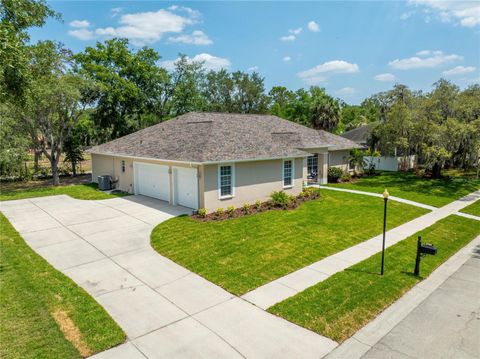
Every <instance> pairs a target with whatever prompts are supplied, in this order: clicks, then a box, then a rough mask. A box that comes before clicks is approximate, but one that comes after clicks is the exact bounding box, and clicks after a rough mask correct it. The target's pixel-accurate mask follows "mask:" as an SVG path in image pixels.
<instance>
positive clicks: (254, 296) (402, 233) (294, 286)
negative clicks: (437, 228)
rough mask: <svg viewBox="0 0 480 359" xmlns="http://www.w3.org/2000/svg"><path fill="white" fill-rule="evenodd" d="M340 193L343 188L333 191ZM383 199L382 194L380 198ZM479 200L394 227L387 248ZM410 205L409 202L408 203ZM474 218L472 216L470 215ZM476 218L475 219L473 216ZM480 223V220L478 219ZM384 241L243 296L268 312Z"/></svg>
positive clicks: (326, 260) (474, 195)
mask: <svg viewBox="0 0 480 359" xmlns="http://www.w3.org/2000/svg"><path fill="white" fill-rule="evenodd" d="M320 188H322V189H332V188H331V187H323V186H321V187H320ZM333 190H340V189H333ZM342 191H345V192H351V193H357V194H368V195H375V196H377V194H375V193H369V192H361V191H353V192H352V191H351V190H344V189H342ZM379 196H380V197H381V195H379ZM478 199H480V190H479V191H476V192H473V193H471V194H469V195H467V196H465V197H463V198H460V199H459V200H457V201H453V202H451V203H449V204H447V205H445V206H443V207H440V208H435V207H432V208H434V209H433V210H432V211H431V212H429V213H427V214H425V215H423V216H420V217H417V218H415V219H413V220H411V221H410V222H407V223H404V224H402V225H400V226H398V227H395V228H393V229H391V230H389V231H387V233H386V247H390V246H392V245H394V244H395V243H398V242H400V241H401V240H403V239H405V238H407V237H409V236H411V235H413V234H415V233H417V232H418V231H421V230H422V229H424V228H427V227H429V226H431V225H432V224H434V223H435V222H437V221H439V220H440V219H442V218H445V217H447V216H449V215H451V214H459V213H460V212H458V211H460V210H461V209H462V208H464V207H466V206H468V205H470V204H472V203H473V202H475V201H477V200H478ZM405 203H408V202H405ZM469 216H471V215H469ZM473 217H475V216H473ZM476 219H478V220H480V218H478V217H477V218H476ZM382 238H383V235H382V234H380V235H378V236H375V237H373V238H371V239H369V240H367V241H365V242H362V243H360V244H357V245H355V246H353V247H350V248H347V249H345V250H343V251H341V252H339V253H336V254H334V255H332V256H330V257H327V258H324V259H322V260H320V261H318V262H315V263H313V264H311V265H309V266H307V267H305V268H302V269H300V270H297V271H295V272H293V273H290V274H287V275H286V276H283V277H281V278H278V279H276V280H274V281H272V282H270V283H267V284H265V285H263V286H261V287H258V288H256V289H254V290H252V291H250V292H248V293H246V294H244V295H243V296H242V298H244V299H245V300H248V301H249V302H250V303H253V304H255V305H256V306H258V307H260V308H262V309H267V308H269V307H271V306H272V305H274V304H276V303H279V302H281V301H283V300H285V299H287V298H290V297H292V296H294V295H296V294H297V293H300V292H302V291H304V290H305V289H307V288H309V287H311V286H313V285H315V284H317V283H319V282H322V281H324V280H325V279H327V278H328V277H330V276H331V275H333V274H335V273H337V272H341V271H343V270H344V269H345V268H348V267H351V266H352V265H354V264H356V263H359V262H361V261H363V260H365V259H367V258H369V257H371V256H372V255H374V254H376V253H378V252H380V251H381V249H382Z"/></svg>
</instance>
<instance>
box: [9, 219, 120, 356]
mask: <svg viewBox="0 0 480 359" xmlns="http://www.w3.org/2000/svg"><path fill="white" fill-rule="evenodd" d="M0 228H1V231H0V244H1V248H0V268H1V276H0V288H1V290H0V357H1V358H5V359H6V358H36V359H38V358H80V357H82V356H86V355H91V354H93V353H96V352H100V351H103V350H105V349H108V348H110V347H112V346H115V345H117V344H120V343H122V342H123V341H124V340H125V334H124V333H123V331H122V329H120V327H119V326H118V325H117V324H116V323H115V322H114V321H113V319H112V318H111V317H110V316H109V315H108V314H107V313H106V312H105V310H104V309H103V308H102V307H101V306H100V305H99V304H98V303H97V302H96V301H95V300H94V299H93V298H92V297H90V296H89V295H88V294H87V293H86V292H85V291H84V290H83V289H81V288H80V287H78V286H77V285H76V284H75V283H73V282H72V281H71V280H70V279H69V278H67V277H66V276H64V275H63V274H62V273H60V272H58V271H57V270H55V269H54V268H53V267H52V266H50V265H49V264H48V263H47V262H46V261H45V260H44V259H42V258H41V257H40V256H39V255H37V254H36V253H35V252H34V251H33V250H32V249H31V248H30V247H29V246H28V245H27V244H26V243H25V241H24V240H23V239H22V237H21V236H20V235H19V234H18V233H17V232H16V231H15V229H14V228H13V227H12V225H11V224H10V223H9V222H8V220H7V219H6V218H5V217H4V216H3V215H2V214H0ZM55 318H56V319H55ZM57 321H58V323H59V324H57ZM60 326H62V327H63V330H64V331H65V334H64V333H63V332H62V330H61V329H60ZM66 337H68V338H70V341H69V340H67V339H66ZM72 343H75V344H72ZM81 354H83V355H81Z"/></svg>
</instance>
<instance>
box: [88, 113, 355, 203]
mask: <svg viewBox="0 0 480 359" xmlns="http://www.w3.org/2000/svg"><path fill="white" fill-rule="evenodd" d="M356 147H359V146H358V145H356V144H355V143H354V142H352V141H349V140H347V139H344V138H342V137H339V136H336V135H333V134H331V133H328V132H325V131H318V130H314V129H311V128H308V127H305V126H302V125H299V124H296V123H293V122H290V121H287V120H284V119H281V118H279V117H276V116H268V115H245V114H228V113H196V112H193V113H188V114H185V115H182V116H179V117H177V118H174V119H171V120H169V121H166V122H162V123H159V124H157V125H154V126H151V127H148V128H146V129H143V130H140V131H138V132H135V133H132V134H130V135H127V136H124V137H121V138H119V139H116V140H113V141H111V142H108V143H105V144H102V145H99V146H95V147H93V148H92V149H90V151H89V152H90V153H91V155H92V181H93V182H97V178H98V176H101V175H110V176H112V178H113V179H114V181H115V187H116V188H117V189H120V190H123V191H127V192H130V193H135V194H142V195H145V196H150V197H154V198H158V199H161V200H164V201H167V202H169V203H171V204H175V205H182V206H185V207H189V208H193V209H198V208H206V209H207V211H209V212H211V211H214V210H215V209H216V208H219V207H223V208H226V207H228V206H231V205H233V206H236V207H240V206H241V205H242V204H244V203H254V202H255V201H256V200H261V201H263V200H267V199H268V198H269V196H270V194H271V193H272V192H273V191H280V190H284V191H286V192H288V193H290V194H298V193H300V191H301V190H302V188H303V187H304V185H305V184H306V183H307V182H318V183H326V181H327V170H328V166H339V167H342V168H343V169H344V170H346V171H347V170H348V169H349V168H348V166H349V165H348V155H349V151H350V149H352V148H356Z"/></svg>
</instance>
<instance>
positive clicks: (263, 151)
mask: <svg viewBox="0 0 480 359" xmlns="http://www.w3.org/2000/svg"><path fill="white" fill-rule="evenodd" d="M345 141H348V140H345V139H343V138H341V137H339V136H336V135H333V134H330V133H327V132H324V131H317V130H313V129H311V128H308V127H305V126H302V125H299V124H296V123H293V122H291V121H287V120H284V119H281V118H279V117H276V116H269V115H247V114H231V113H203V112H202V113H199V112H191V113H187V114H185V115H182V116H179V117H176V118H174V119H171V120H169V121H166V122H162V123H159V124H157V125H154V126H151V127H148V128H145V129H143V130H140V131H137V132H135V133H132V134H130V135H127V136H124V137H121V138H118V139H116V140H113V141H110V142H107V143H105V144H102V145H99V146H95V147H93V148H92V149H90V151H89V152H91V153H97V154H107V155H116V156H122V155H123V156H133V157H144V158H154V159H162V160H171V161H184V162H222V161H241V160H255V159H266V158H282V157H300V156H306V155H307V152H305V151H302V150H301V149H306V148H315V147H317V148H318V147H327V146H333V147H335V146H348V144H347V143H346V142H345ZM350 145H351V146H350V147H349V148H353V147H355V146H357V145H356V144H354V143H353V142H352V143H351V144H350ZM332 149H336V148H332Z"/></svg>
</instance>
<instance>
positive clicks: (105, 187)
mask: <svg viewBox="0 0 480 359" xmlns="http://www.w3.org/2000/svg"><path fill="white" fill-rule="evenodd" d="M98 189H99V190H100V191H110V190H111V189H112V176H110V175H105V176H98Z"/></svg>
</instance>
